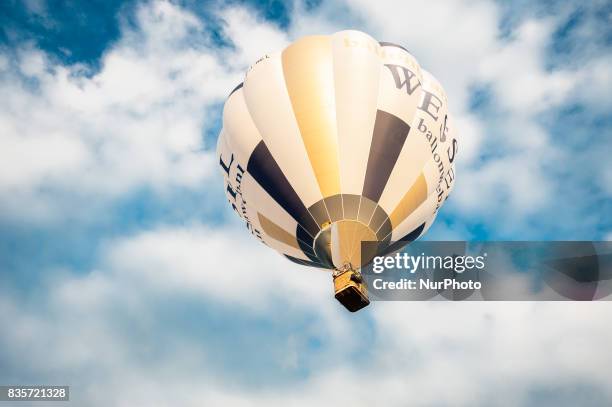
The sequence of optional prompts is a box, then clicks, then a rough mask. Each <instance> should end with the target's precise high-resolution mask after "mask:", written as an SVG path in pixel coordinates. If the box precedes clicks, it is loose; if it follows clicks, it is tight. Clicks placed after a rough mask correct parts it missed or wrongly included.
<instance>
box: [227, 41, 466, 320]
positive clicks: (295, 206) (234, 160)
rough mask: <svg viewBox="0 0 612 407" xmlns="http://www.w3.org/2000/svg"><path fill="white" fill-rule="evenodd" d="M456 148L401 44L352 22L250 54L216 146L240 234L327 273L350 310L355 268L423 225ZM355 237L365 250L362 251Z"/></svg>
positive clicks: (433, 88) (356, 300)
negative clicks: (255, 56)
mask: <svg viewBox="0 0 612 407" xmlns="http://www.w3.org/2000/svg"><path fill="white" fill-rule="evenodd" d="M456 154H457V138H456V135H455V131H454V127H453V125H452V122H451V119H450V118H449V115H448V108H447V97H446V94H445V93H444V90H443V89H442V87H441V86H440V84H439V83H438V81H437V80H436V79H435V78H434V77H433V76H432V75H431V74H429V73H428V72H426V71H425V70H423V69H421V67H420V66H419V64H418V63H417V61H416V59H415V58H414V57H413V56H412V55H411V54H410V53H409V52H408V51H407V50H406V49H405V48H403V47H401V46H399V45H396V44H393V43H388V42H378V41H376V40H375V39H373V38H372V37H370V36H369V35H367V34H365V33H362V32H359V31H352V30H351V31H341V32H338V33H335V34H333V35H329V36H307V37H303V38H301V39H299V40H297V41H295V42H294V43H292V44H290V45H289V46H288V47H287V48H285V49H284V50H283V51H282V52H277V53H274V54H270V55H266V56H264V57H263V58H261V59H260V60H259V61H257V62H256V63H255V64H254V65H253V66H252V67H251V68H250V69H249V70H248V72H247V73H246V76H245V79H244V81H243V82H242V83H241V84H239V85H238V86H236V88H235V89H234V90H233V91H232V92H231V93H230V95H229V96H228V98H227V101H226V102H225V106H224V110H223V127H222V130H221V133H220V136H219V139H218V147H217V155H218V158H219V165H220V168H221V172H222V173H223V176H224V180H225V189H226V193H227V198H228V200H229V202H230V204H231V206H232V208H233V209H234V211H235V212H236V213H237V214H238V216H240V217H241V218H242V219H243V220H244V221H245V222H246V226H247V228H248V230H249V231H250V232H251V233H252V234H253V235H254V236H255V237H256V238H257V239H259V240H260V241H261V242H263V243H265V244H266V245H267V246H269V247H271V248H273V249H275V250H276V251H278V252H280V253H282V254H283V255H284V256H285V257H286V258H288V259H289V260H291V261H293V262H295V263H298V264H300V265H304V266H311V267H315V268H320V269H329V270H333V273H332V275H333V280H334V287H335V296H336V298H337V299H338V300H339V301H340V302H341V303H342V304H343V305H345V306H346V307H347V308H348V309H349V310H351V311H356V310H358V309H360V308H362V307H364V306H366V305H368V304H369V300H368V297H367V287H366V286H365V283H364V282H363V279H362V278H361V275H360V273H359V270H360V269H361V267H362V266H364V265H365V264H367V263H368V262H370V261H371V259H372V258H373V257H374V256H376V255H385V254H388V253H391V252H394V251H396V250H399V249H401V248H402V247H403V246H404V245H406V244H408V243H409V242H411V241H413V240H415V239H417V238H418V237H419V236H421V235H423V234H424V233H425V232H426V231H427V229H428V228H429V227H430V226H431V224H432V222H433V221H434V219H435V217H436V214H437V212H438V209H439V208H440V206H441V205H442V203H443V202H444V201H445V200H446V198H447V196H448V194H449V192H450V191H451V189H452V187H453V184H454V179H455V170H454V161H455V158H456ZM364 241H369V242H377V243H376V244H375V245H374V247H375V250H371V252H368V253H362V245H361V243H362V242H364ZM370 246H371V245H370Z"/></svg>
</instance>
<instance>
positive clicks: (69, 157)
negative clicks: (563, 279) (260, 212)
mask: <svg viewBox="0 0 612 407" xmlns="http://www.w3.org/2000/svg"><path fill="white" fill-rule="evenodd" d="M534 3H536V2H532V1H528V0H519V1H514V2H511V4H510V2H502V1H499V2H496V1H488V0H456V1H447V2H442V1H440V2H433V1H425V0H423V1H418V0H414V1H391V0H379V1H371V0H332V1H317V0H294V1H288V2H279V1H273V0H269V1H256V0H252V1H246V0H245V1H239V0H236V1H232V2H221V1H204V2H200V1H183V2H165V1H138V2H133V1H125V2H122V1H114V0H113V1H110V0H109V1H104V2H80V1H76V0H71V1H65V2H61V4H58V2H45V1H44V0H39V1H37V0H27V1H26V0H24V1H17V0H8V1H3V2H1V3H0V23H1V28H0V94H1V95H2V97H1V98H0V326H1V327H2V328H1V329H0V384H14V383H21V384H45V383H52V384H58V385H60V384H68V385H70V386H71V398H72V399H73V400H75V401H74V403H72V404H74V405H91V406H109V405H119V406H138V405H147V406H158V405H159V406H178V405H180V406H183V405H185V406H201V405H247V406H248V405H253V404H259V403H261V404H265V405H279V406H285V405H304V406H311V405H313V404H327V405H338V404H339V403H347V402H351V403H352V404H355V405H436V406H437V405H470V406H472V405H502V406H505V405H509V406H513V405H525V406H535V405H538V406H539V405H556V406H558V405H568V406H569V405H572V406H573V405H594V406H598V405H612V380H611V379H610V366H611V365H612V352H610V343H612V327H611V326H610V323H609V322H610V320H612V306H611V305H610V304H609V303H606V302H601V303H543V302H541V303H477V302H470V303H440V302H435V303H434V302H423V303H374V304H373V305H372V306H370V307H368V308H366V309H364V310H363V311H361V312H359V313H358V314H349V313H347V312H346V311H345V310H344V309H342V308H341V307H340V306H339V304H338V303H337V302H336V301H335V300H334V299H333V297H332V295H331V292H330V290H331V286H330V276H329V275H328V274H325V273H323V272H320V273H319V272H317V271H312V270H305V269H302V268H300V267H299V266H297V265H294V264H293V263H290V262H288V261H287V260H285V259H283V258H282V257H281V256H278V255H277V254H275V253H273V252H271V251H270V250H267V249H266V248H265V247H264V246H262V245H260V244H259V243H258V242H256V241H255V239H252V238H251V236H249V234H248V232H247V231H246V229H244V226H243V225H241V224H240V222H239V220H238V219H237V217H235V216H234V215H233V213H232V211H231V209H230V208H229V207H228V205H227V203H226V200H225V197H224V193H223V185H222V177H221V176H220V173H219V170H218V168H217V164H216V160H215V157H214V149H215V146H216V139H217V135H218V133H219V129H220V125H221V120H220V119H221V117H220V116H221V111H222V105H223V101H224V99H225V97H226V96H227V94H228V93H229V91H230V90H231V89H233V87H234V86H235V85H236V84H238V83H239V82H241V81H242V78H243V75H244V72H245V71H246V69H247V68H248V66H249V65H250V64H252V63H254V62H255V61H256V60H257V59H258V58H259V57H261V56H262V55H263V54H265V53H268V52H270V51H275V50H279V49H282V48H283V47H284V46H285V45H287V44H288V43H289V42H291V41H292V40H294V39H296V38H299V37H300V36H303V35H307V34H329V33H333V32H335V31H340V30H343V29H348V28H353V29H360V30H362V31H365V32H367V33H369V34H371V35H372V36H374V37H375V38H377V39H379V40H381V41H391V42H395V43H398V44H402V45H404V46H405V47H406V48H408V49H409V50H410V51H411V52H412V53H413V54H414V55H415V56H416V58H417V59H418V60H419V62H420V63H421V65H422V66H424V67H426V69H427V70H428V71H430V72H432V73H433V74H434V75H435V76H436V77H438V78H439V80H440V81H441V82H442V84H443V85H444V87H445V89H446V90H447V92H448V94H449V101H450V109H451V111H452V113H453V114H454V116H455V117H456V122H457V127H458V129H459V135H460V138H461V144H460V156H459V158H458V159H457V166H458V167H457V177H458V178H457V184H456V186H455V189H454V191H453V194H452V195H451V197H450V198H449V200H448V201H447V204H446V205H445V206H444V208H443V209H442V210H441V213H440V215H439V216H438V218H437V220H436V224H435V225H434V226H433V227H432V228H431V229H430V231H429V232H428V235H427V238H428V239H431V240H444V239H447V240H449V239H450V240H453V239H457V240H580V239H583V240H612V163H611V162H610V153H611V152H612V115H611V114H610V112H611V111H612V93H611V92H610V89H612V79H611V67H612V28H611V27H612V5H611V4H610V2H609V1H606V0H601V1H598V0H593V1H588V2H583V1H570V0H565V1H553V0H548V1H542V2H537V3H538V4H534Z"/></svg>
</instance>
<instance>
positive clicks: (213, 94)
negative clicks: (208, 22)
mask: <svg viewBox="0 0 612 407" xmlns="http://www.w3.org/2000/svg"><path fill="white" fill-rule="evenodd" d="M231 15H232V16H233V17H232V18H233V20H232V19H228V26H227V28H228V31H229V32H231V33H237V32H238V31H239V30H240V29H244V28H248V27H249V24H250V26H252V27H255V29H256V30H255V31H256V34H257V36H253V35H252V34H253V33H249V35H243V36H242V37H241V38H239V39H240V40H241V41H247V44H242V43H240V42H239V43H238V46H237V50H236V51H217V50H215V49H214V48H213V47H211V46H209V45H206V44H207V43H209V41H210V40H209V39H208V37H207V36H208V34H207V32H206V27H205V26H204V24H203V23H202V22H201V21H200V20H199V19H198V18H196V17H195V16H194V15H193V14H191V13H189V12H187V11H186V10H184V9H182V8H180V7H178V6H175V5H172V4H171V3H168V2H161V1H159V2H157V1H156V2H153V3H151V4H150V5H142V6H140V7H139V8H138V11H137V14H136V17H135V20H136V28H132V27H131V26H129V25H127V24H125V25H124V27H123V29H122V37H121V39H120V40H119V41H118V42H117V43H116V44H114V45H113V46H112V47H111V48H110V49H109V50H108V51H107V52H106V53H105V54H104V56H103V57H102V59H101V61H100V65H101V68H100V70H99V71H97V72H91V70H90V69H89V68H87V67H84V66H81V65H70V66H66V65H62V64H61V63H59V62H56V61H54V60H53V59H51V58H49V57H48V56H47V55H45V54H44V53H43V52H41V51H39V50H37V49H35V48H33V47H31V46H24V47H23V48H22V49H20V50H19V51H18V52H17V53H16V57H17V58H16V60H15V64H12V65H9V64H8V63H4V64H2V65H4V68H3V70H2V74H1V75H0V89H1V91H2V93H3V94H6V95H11V97H10V98H3V99H2V101H1V102H0V106H1V109H0V111H1V112H2V113H0V130H1V131H0V151H2V157H3V158H2V160H0V163H1V164H0V166H1V168H0V174H1V175H0V195H1V196H2V198H3V199H2V201H3V205H2V207H3V216H5V217H13V218H15V217H16V218H21V217H25V218H29V217H34V218H38V219H41V220H44V219H49V218H50V219H53V218H56V217H59V218H62V217H63V216H65V214H66V213H65V206H66V205H70V206H73V205H77V206H80V205H81V204H82V201H89V200H91V199H95V200H97V201H98V200H102V201H104V200H108V199H111V200H112V199H114V198H116V197H119V196H122V195H125V194H128V193H129V192H130V191H132V190H133V189H135V188H138V187H142V186H148V187H151V188H154V189H161V190H163V189H164V188H166V187H169V186H184V187H188V188H201V185H202V182H203V181H204V180H205V179H206V178H207V177H208V176H209V175H211V174H213V173H214V172H213V171H214V159H213V156H212V155H213V153H212V152H211V151H204V149H205V148H208V149H210V148H211V147H213V146H206V145H204V142H203V136H202V132H203V129H206V128H207V127H209V126H211V125H212V124H213V123H211V122H205V119H209V118H208V117H206V112H207V109H209V108H210V107H212V106H214V105H215V104H216V103H220V102H222V101H223V99H224V97H225V96H226V95H227V92H228V90H230V89H232V87H233V86H235V84H236V83H238V82H239V81H240V79H241V77H242V75H243V72H244V70H245V69H246V66H247V62H246V60H247V59H248V58H249V57H250V54H249V55H247V56H246V57H245V56H244V55H243V53H244V52H247V50H248V52H251V51H252V50H253V47H252V46H251V45H253V41H257V39H258V38H259V39H260V35H263V37H265V38H266V39H270V38H272V37H274V35H277V36H278V37H279V38H282V36H281V35H280V34H278V33H277V32H275V31H274V30H273V29H271V28H267V26H266V25H265V24H262V23H255V20H252V19H249V18H248V16H246V15H242V16H240V13H234V14H231ZM238 17H239V20H235V19H236V18H238ZM234 25H238V26H239V27H234ZM245 34H246V32H245ZM194 38H195V42H194ZM198 44H199V45H198ZM266 44H267V42H266ZM6 58H7V57H6V56H3V60H5V61H6ZM226 60H233V61H234V62H233V64H232V65H230V64H227V63H226V62H225V61H226ZM236 61H237V62H236ZM215 122H216V121H215ZM41 191H45V192H41Z"/></svg>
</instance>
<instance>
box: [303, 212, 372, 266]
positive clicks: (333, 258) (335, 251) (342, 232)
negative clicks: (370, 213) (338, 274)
mask: <svg viewBox="0 0 612 407" xmlns="http://www.w3.org/2000/svg"><path fill="white" fill-rule="evenodd" d="M366 241H367V242H378V238H377V237H376V232H375V231H374V230H372V229H371V228H370V227H369V226H368V225H366V224H364V223H363V222H360V221H359V220H353V219H343V220H338V221H335V222H325V223H324V224H323V225H321V231H320V232H319V233H318V234H317V236H316V237H315V239H314V251H315V254H316V255H317V257H319V258H320V259H321V260H323V262H324V263H325V264H326V265H327V266H329V268H331V269H335V270H339V271H346V270H359V269H361V267H362V266H364V265H366V264H368V263H369V262H371V261H372V259H373V258H374V256H375V255H376V250H375V248H376V247H375V246H376V245H365V246H364V245H362V244H361V243H362V242H366Z"/></svg>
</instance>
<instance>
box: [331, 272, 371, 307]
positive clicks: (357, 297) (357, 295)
mask: <svg viewBox="0 0 612 407" xmlns="http://www.w3.org/2000/svg"><path fill="white" fill-rule="evenodd" d="M332 276H333V279H334V293H335V297H336V299H337V300H338V301H340V304H342V305H344V307H345V308H346V309H347V310H349V311H351V312H355V311H359V310H360V309H362V308H364V307H366V306H368V305H369V304H370V300H369V299H368V288H367V286H366V284H365V281H364V280H363V276H362V275H361V273H360V272H359V270H355V269H354V268H353V266H352V265H351V264H350V263H347V264H345V265H344V267H343V268H342V269H336V270H334V272H333V274H332Z"/></svg>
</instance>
